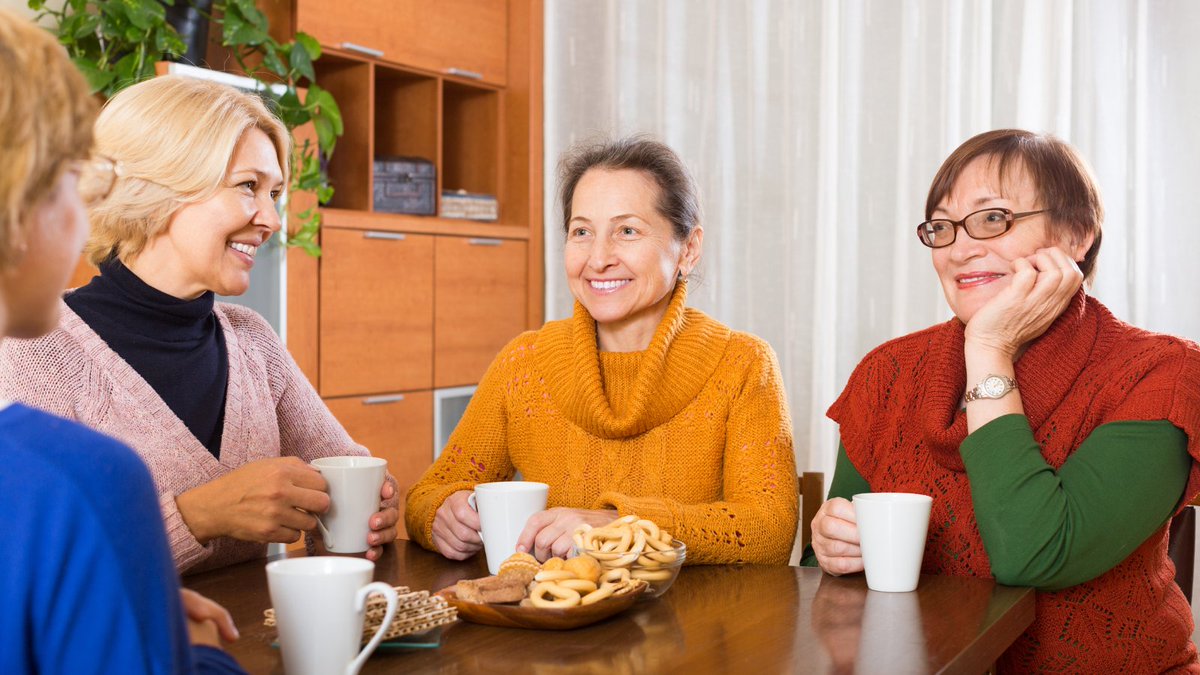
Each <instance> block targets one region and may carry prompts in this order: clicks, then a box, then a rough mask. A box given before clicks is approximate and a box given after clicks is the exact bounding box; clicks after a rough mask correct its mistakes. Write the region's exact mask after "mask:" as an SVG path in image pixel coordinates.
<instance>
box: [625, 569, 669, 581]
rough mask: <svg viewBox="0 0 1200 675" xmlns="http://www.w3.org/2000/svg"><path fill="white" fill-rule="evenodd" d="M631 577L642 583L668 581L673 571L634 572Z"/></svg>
mask: <svg viewBox="0 0 1200 675" xmlns="http://www.w3.org/2000/svg"><path fill="white" fill-rule="evenodd" d="M629 575H630V576H631V577H633V578H634V579H641V580H642V581H666V580H667V579H670V578H671V570H634V571H632V572H630V573H629Z"/></svg>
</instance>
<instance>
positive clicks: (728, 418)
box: [405, 283, 798, 564]
mask: <svg viewBox="0 0 1200 675" xmlns="http://www.w3.org/2000/svg"><path fill="white" fill-rule="evenodd" d="M686 298H687V291H686V288H685V284H683V283H680V284H678V285H677V287H676V289H675V291H674V293H673V295H672V297H671V301H670V303H669V305H668V308H667V312H666V315H665V316H664V317H663V320H662V323H661V324H660V325H659V327H658V329H657V331H656V332H655V334H654V337H653V339H652V340H651V342H650V346H649V348H648V349H646V351H643V352H633V353H612V352H601V351H599V350H598V349H597V346H596V345H597V342H596V323H595V321H594V320H593V319H592V318H591V316H590V315H589V314H588V313H587V310H585V309H584V308H583V307H582V306H581V305H579V304H578V303H577V304H576V306H575V315H574V317H572V318H570V319H565V320H562V321H552V322H550V323H547V324H546V325H545V326H543V327H542V329H541V330H538V331H531V332H528V333H524V334H522V335H520V336H518V337H517V338H516V339H514V340H513V341H512V342H510V343H509V344H508V345H507V346H506V347H505V348H504V349H503V351H501V352H500V354H499V355H498V356H497V357H496V359H495V361H493V362H492V365H491V367H490V368H489V369H488V372H487V374H486V375H485V376H484V378H483V381H482V382H480V384H479V388H478V390H477V391H476V392H475V395H474V397H472V399H471V403H470V405H469V406H468V408H467V411H466V413H465V414H464V416H463V418H462V421H461V422H459V425H458V427H457V428H456V429H455V431H454V433H453V434H452V435H451V436H450V441H449V443H448V444H447V445H446V448H445V449H444V450H443V451H442V454H441V456H440V457H439V458H438V460H437V462H435V463H434V465H433V466H432V467H430V468H429V470H428V471H426V472H425V475H424V476H423V477H422V478H421V480H420V481H419V482H418V483H417V484H416V485H414V486H413V488H412V489H411V490H410V491H409V493H408V502H407V508H406V513H405V521H406V523H405V524H406V525H407V527H408V531H409V533H410V534H411V535H412V537H413V538H414V539H415V540H416V541H418V542H419V543H420V544H421V545H422V546H425V547H426V548H431V549H432V548H433V543H432V529H433V519H434V515H435V513H436V511H437V509H438V507H439V506H441V504H442V502H443V501H444V500H445V499H446V498H447V497H448V496H450V495H451V494H453V493H454V492H456V491H458V490H470V489H472V488H473V487H474V486H475V485H476V484H477V483H486V482H489V481H501V480H508V479H510V478H512V477H513V475H514V472H515V471H520V472H521V476H522V477H523V478H524V479H525V480H531V481H540V482H543V483H547V484H548V485H549V486H550V495H549V500H548V505H549V506H550V507H555V506H563V507H572V508H590V509H616V510H617V511H619V512H620V513H621V514H622V515H626V514H637V515H639V516H641V517H643V518H649V519H651V520H654V521H655V522H656V523H658V524H659V525H660V526H662V527H665V528H667V529H668V530H670V531H671V532H672V533H673V534H674V535H675V536H676V537H677V538H679V539H680V540H682V541H684V542H685V543H686V544H687V545H688V558H687V562H688V563H689V564H704V563H742V562H747V563H776V564H786V563H787V561H788V556H789V555H790V553H791V550H792V542H793V540H794V538H795V533H796V519H797V511H798V508H797V507H798V497H797V492H796V467H795V459H794V457H793V454H792V432H791V420H790V419H789V416H788V411H787V403H786V400H785V397H784V393H783V386H782V384H781V380H780V375H779V366H778V364H777V363H776V361H775V355H774V353H773V352H772V351H771V348H770V346H769V345H767V343H766V342H764V341H763V340H761V339H759V338H757V337H754V336H753V335H749V334H746V333H740V332H736V331H731V330H730V329H729V328H727V327H725V326H724V325H722V324H720V323H718V322H717V321H715V320H713V319H712V318H710V317H708V316H707V315H705V314H704V313H703V312H700V311H698V310H695V309H691V308H687V307H685V306H684V302H685V300H686Z"/></svg>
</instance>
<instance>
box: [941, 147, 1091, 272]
mask: <svg viewBox="0 0 1200 675" xmlns="http://www.w3.org/2000/svg"><path fill="white" fill-rule="evenodd" d="M979 157H990V158H992V159H993V160H995V166H996V171H997V174H998V175H999V177H1000V180H1001V181H1002V182H1003V181H1004V180H1006V179H1007V178H1008V177H1009V174H1008V171H1009V170H1010V169H1011V168H1012V166H1013V163H1014V162H1016V163H1018V164H1019V166H1020V167H1021V168H1024V170H1025V171H1027V172H1028V173H1029V177H1030V178H1031V179H1033V183H1034V185H1035V186H1036V187H1037V191H1038V199H1039V201H1040V202H1041V207H1042V208H1044V209H1046V210H1047V211H1049V214H1050V225H1051V227H1053V228H1061V229H1063V230H1066V234H1068V235H1069V236H1070V238H1071V239H1072V240H1073V241H1076V242H1082V241H1085V240H1086V239H1087V237H1088V235H1093V236H1094V239H1093V240H1092V245H1091V247H1090V248H1088V250H1087V253H1085V254H1084V257H1083V261H1081V262H1080V263H1079V269H1080V271H1082V272H1083V276H1084V279H1085V280H1086V281H1091V279H1092V276H1093V275H1094V274H1095V272H1096V258H1097V257H1098V256H1099V255H1100V235H1101V225H1102V224H1103V223H1104V204H1103V202H1102V201H1101V199H1100V189H1099V188H1098V187H1097V186H1096V179H1095V178H1094V177H1093V176H1092V171H1091V169H1089V168H1088V165H1087V162H1085V161H1084V160H1083V158H1082V157H1081V156H1080V155H1079V153H1078V152H1077V151H1076V150H1075V148H1073V147H1071V146H1070V145H1069V144H1068V143H1067V142H1065V141H1063V140H1062V139H1060V138H1058V137H1056V136H1053V135H1050V134H1037V133H1033V132H1031V131H1024V130H1022V129H996V130H994V131H985V132H984V133H982V134H978V135H976V136H973V137H971V138H969V139H967V141H966V142H965V143H963V144H962V145H960V146H958V149H956V150H955V151H954V152H953V153H951V154H950V156H949V157H947V158H946V161H945V162H943V163H942V167H941V168H940V169H938V172H937V175H936V176H934V178H933V184H932V185H930V186H929V197H928V198H927V199H926V200H925V218H926V219H929V218H932V217H933V210H934V209H935V208H937V206H938V204H940V203H941V202H942V200H943V199H945V198H946V195H948V194H949V193H950V191H951V190H952V189H953V188H954V183H955V182H957V181H958V178H959V176H961V175H962V172H963V170H964V169H966V167H967V165H968V164H970V163H971V162H972V161H974V160H975V159H977V158H979Z"/></svg>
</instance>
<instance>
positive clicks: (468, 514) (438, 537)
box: [433, 490, 483, 560]
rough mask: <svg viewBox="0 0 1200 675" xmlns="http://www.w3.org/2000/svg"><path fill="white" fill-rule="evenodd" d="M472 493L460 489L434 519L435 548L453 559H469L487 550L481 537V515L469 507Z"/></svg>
mask: <svg viewBox="0 0 1200 675" xmlns="http://www.w3.org/2000/svg"><path fill="white" fill-rule="evenodd" d="M470 496H471V491H470V490H459V491H458V492H455V493H454V494H452V495H450V496H449V497H447V498H446V501H444V502H442V505H441V506H439V507H438V510H437V513H436V514H434V517H433V545H434V546H436V547H437V550H438V551H439V552H440V553H441V554H442V555H444V556H446V557H447V558H449V559H451V560H466V559H467V558H470V557H471V556H473V555H475V554H476V553H478V552H479V549H481V548H483V540H482V539H480V538H479V514H478V513H476V512H475V509H473V508H471V507H470V505H469V504H467V497H470Z"/></svg>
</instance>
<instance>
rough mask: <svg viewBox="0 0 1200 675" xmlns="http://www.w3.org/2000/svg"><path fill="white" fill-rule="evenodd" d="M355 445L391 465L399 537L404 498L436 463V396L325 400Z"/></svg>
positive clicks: (403, 534) (402, 532) (412, 394)
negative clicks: (397, 490) (397, 495)
mask: <svg viewBox="0 0 1200 675" xmlns="http://www.w3.org/2000/svg"><path fill="white" fill-rule="evenodd" d="M325 403H326V404H327V405H328V406H329V410H330V411H332V412H333V415H334V416H335V417H337V418H338V421H339V422H341V423H342V426H344V427H346V431H347V433H349V434H350V437H351V438H353V439H354V441H355V442H356V443H360V444H362V445H364V446H366V447H367V449H368V450H370V451H371V454H372V455H375V456H376V457H382V458H384V459H386V460H387V462H388V472H389V473H391V474H392V476H393V477H395V479H396V483H397V484H398V486H399V488H400V524H399V526H398V529H399V536H400V537H401V538H403V539H407V538H408V534H407V533H406V532H405V530H404V496H405V495H406V494H408V489H409V488H410V487H412V486H413V483H416V482H417V481H418V480H419V479H420V478H421V475H422V474H424V473H425V469H428V468H429V465H430V464H432V463H433V394H432V393H431V392H428V391H417V392H409V393H405V394H393V395H384V396H372V397H366V398H339V399H326V400H325Z"/></svg>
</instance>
